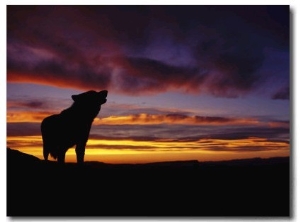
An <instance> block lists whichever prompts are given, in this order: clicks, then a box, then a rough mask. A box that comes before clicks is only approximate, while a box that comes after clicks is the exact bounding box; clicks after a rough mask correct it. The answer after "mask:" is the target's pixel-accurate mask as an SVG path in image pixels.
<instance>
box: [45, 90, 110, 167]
mask: <svg viewBox="0 0 300 222" xmlns="http://www.w3.org/2000/svg"><path fill="white" fill-rule="evenodd" d="M107 93H108V92H107V90H102V91H100V92H96V91H87V92H85V93H82V94H79V95H73V96H72V99H73V100H74V103H73V104H72V106H71V107H69V108H68V109H65V110H63V111H62V112H61V113H60V114H54V115H51V116H48V117H46V118H45V119H44V120H43V121H42V123H41V133H42V139H43V156H44V159H45V160H48V156H49V154H50V155H51V156H52V157H53V158H54V159H57V161H58V162H61V163H64V162H65V154H66V152H67V150H68V149H69V148H71V147H73V146H75V145H76V148H75V152H76V157H77V163H79V164H80V163H83V162H84V154H85V146H86V142H87V140H88V137H89V134H90V129H91V126H92V123H93V120H94V118H95V117H96V116H97V115H98V113H99V112H100V109H101V105H102V104H104V103H106V97H107Z"/></svg>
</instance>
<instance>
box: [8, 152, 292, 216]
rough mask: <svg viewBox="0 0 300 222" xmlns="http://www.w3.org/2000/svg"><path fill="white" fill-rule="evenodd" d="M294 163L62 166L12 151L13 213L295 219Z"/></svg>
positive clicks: (10, 193) (278, 160) (279, 160)
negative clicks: (292, 215)
mask: <svg viewBox="0 0 300 222" xmlns="http://www.w3.org/2000/svg"><path fill="white" fill-rule="evenodd" d="M289 175H290V173H289V158H272V159H250V160H239V161H238V160H236V161H226V162H210V163H209V162H207V163H200V162H197V161H186V162H171V163H154V164H143V165H110V164H103V163H85V165H84V166H82V167H78V166H76V165H75V164H71V163H69V164H66V165H65V166H60V165H58V164H57V163H55V162H48V163H47V162H45V161H42V160H39V159H38V158H35V157H33V156H29V155H27V154H23V153H21V152H18V151H15V150H11V149H7V216H31V217H32V216H113V217H117V216H122V217H124V216H130V217H134V216H142V217H147V216H158V217H177V216H183V217H202V216H203V217H224V216H229V217H247V216H255V217H289V216H290V207H291V206H290V198H291V197H290V177H289Z"/></svg>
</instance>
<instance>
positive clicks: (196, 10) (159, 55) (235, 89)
mask: <svg viewBox="0 0 300 222" xmlns="http://www.w3.org/2000/svg"><path fill="white" fill-rule="evenodd" d="M7 9H8V10H7V42H8V47H7V49H8V51H7V69H8V74H7V77H8V78H7V79H8V81H23V82H35V83H43V84H49V85H56V86H61V87H71V88H80V89H90V88H107V89H109V90H113V91H118V92H121V93H129V94H133V93H141V94H143V93H157V92H164V91H167V90H170V89H172V90H181V91H184V92H193V93H199V92H200V93H208V94H213V95H216V96H222V97H236V96H239V95H241V94H245V93H249V92H251V91H253V90H255V89H256V87H258V86H259V85H260V84H263V83H265V82H263V81H262V75H263V74H261V73H259V70H260V68H261V67H262V65H263V64H264V62H265V60H266V56H268V55H267V54H265V53H264V51H265V49H266V48H274V49H276V50H277V51H278V52H279V53H281V51H285V52H286V51H288V45H289V8H288V6H100V5H99V6H7ZM270 67H271V66H270ZM271 69H272V67H271ZM281 70H283V72H282V74H280V75H283V76H286V77H285V78H288V67H285V66H284V67H282V69H281ZM273 71H274V72H276V69H273ZM285 72H286V73H285ZM278 84H280V83H278Z"/></svg>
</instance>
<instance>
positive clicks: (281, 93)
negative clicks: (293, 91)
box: [272, 86, 290, 100]
mask: <svg viewBox="0 0 300 222" xmlns="http://www.w3.org/2000/svg"><path fill="white" fill-rule="evenodd" d="M289 98H290V88H289V87H288V86H287V87H284V88H281V89H279V90H278V91H277V92H276V93H274V95H273V96H272V99H284V100H285V99H289Z"/></svg>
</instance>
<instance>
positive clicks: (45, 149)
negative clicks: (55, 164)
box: [43, 144, 50, 160]
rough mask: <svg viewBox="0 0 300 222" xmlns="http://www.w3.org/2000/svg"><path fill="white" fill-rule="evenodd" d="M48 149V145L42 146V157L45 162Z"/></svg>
mask: <svg viewBox="0 0 300 222" xmlns="http://www.w3.org/2000/svg"><path fill="white" fill-rule="evenodd" d="M49 150H50V147H49V145H45V144H44V145H43V155H44V159H45V160H48V156H49V153H50V151H49Z"/></svg>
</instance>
